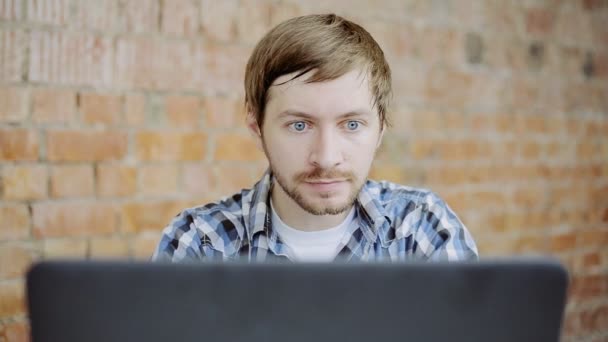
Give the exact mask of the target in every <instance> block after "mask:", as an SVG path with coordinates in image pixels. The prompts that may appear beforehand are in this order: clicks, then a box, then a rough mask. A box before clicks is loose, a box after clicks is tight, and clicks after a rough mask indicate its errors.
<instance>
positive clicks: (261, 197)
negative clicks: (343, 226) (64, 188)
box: [152, 172, 477, 262]
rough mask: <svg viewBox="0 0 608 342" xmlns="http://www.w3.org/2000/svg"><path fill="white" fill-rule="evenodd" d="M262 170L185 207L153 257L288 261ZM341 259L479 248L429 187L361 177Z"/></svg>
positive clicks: (466, 253) (459, 256) (447, 255)
mask: <svg viewBox="0 0 608 342" xmlns="http://www.w3.org/2000/svg"><path fill="white" fill-rule="evenodd" d="M271 187H272V175H271V174H270V172H266V173H265V174H264V176H263V177H262V179H261V180H260V181H259V182H258V183H257V184H256V185H255V186H254V188H253V189H246V190H242V191H241V192H240V193H237V194H235V195H233V196H232V197H228V198H225V199H223V200H221V201H219V202H217V203H211V204H207V205H205V206H200V207H195V208H190V209H186V210H184V211H183V212H181V213H180V214H178V215H177V216H176V217H175V218H174V219H173V221H172V222H171V223H170V224H169V226H167V227H166V228H165V229H164V231H163V235H162V237H161V240H160V243H159V244H158V247H157V249H156V251H155V252H154V255H153V257H152V258H153V260H161V261H172V262H180V261H188V260H203V259H205V260H209V259H213V260H224V261H226V260H241V259H244V260H246V261H249V262H268V261H273V260H275V261H281V260H293V257H292V253H291V250H290V248H289V246H288V245H286V244H285V243H284V242H282V241H281V239H280V237H279V235H278V233H277V232H276V230H273V229H272V222H271V216H272V215H271V213H270V196H269V194H270V190H271ZM338 251H339V252H338V255H337V257H336V259H342V260H343V261H347V262H349V261H353V262H354V261H407V260H437V261H440V260H443V261H459V260H476V259H477V247H476V246H475V242H474V241H473V238H472V237H471V235H470V233H469V232H468V230H467V229H466V228H465V226H464V225H463V223H462V222H461V221H460V220H459V219H458V217H457V216H456V214H454V212H453V211H452V210H451V209H450V208H449V207H448V205H447V204H446V203H445V202H444V201H443V200H441V199H440V198H439V197H438V196H437V195H435V194H434V193H432V192H430V191H427V190H422V189H414V188H410V187H406V186H401V185H398V184H394V183H390V182H386V181H383V182H376V181H372V180H368V181H366V183H365V185H364V186H363V187H362V189H361V191H360V193H359V195H358V196H357V200H356V202H355V218H354V220H353V221H352V222H351V224H350V226H349V227H348V229H347V233H346V234H345V235H344V237H343V238H342V240H341V241H340V244H339V246H338Z"/></svg>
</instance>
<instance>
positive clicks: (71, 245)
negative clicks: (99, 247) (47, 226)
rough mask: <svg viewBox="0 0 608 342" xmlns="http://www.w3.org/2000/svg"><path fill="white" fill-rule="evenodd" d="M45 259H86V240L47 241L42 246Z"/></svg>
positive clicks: (63, 239)
mask: <svg viewBox="0 0 608 342" xmlns="http://www.w3.org/2000/svg"><path fill="white" fill-rule="evenodd" d="M42 253H43V254H44V258H45V259H50V258H77V259H84V258H86V257H87V240H85V239H81V238H76V239H65V238H62V239H47V240H44V243H43V245H42Z"/></svg>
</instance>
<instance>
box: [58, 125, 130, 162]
mask: <svg viewBox="0 0 608 342" xmlns="http://www.w3.org/2000/svg"><path fill="white" fill-rule="evenodd" d="M126 153H127V134H126V133H123V132H118V131H84V130H80V131H71V130H53V131H48V132H47V157H48V159H49V160H51V161H105V160H119V159H122V158H124V156H125V155H126Z"/></svg>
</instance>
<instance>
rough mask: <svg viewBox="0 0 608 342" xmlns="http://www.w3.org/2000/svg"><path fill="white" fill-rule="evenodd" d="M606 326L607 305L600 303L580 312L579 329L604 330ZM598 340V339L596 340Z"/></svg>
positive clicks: (585, 330)
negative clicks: (600, 304)
mask: <svg viewBox="0 0 608 342" xmlns="http://www.w3.org/2000/svg"><path fill="white" fill-rule="evenodd" d="M607 327H608V305H602V306H599V307H596V308H593V309H590V310H585V311H583V312H582V313H581V330H582V331H584V332H599V331H602V332H605V331H606V328H607ZM598 341H599V340H598Z"/></svg>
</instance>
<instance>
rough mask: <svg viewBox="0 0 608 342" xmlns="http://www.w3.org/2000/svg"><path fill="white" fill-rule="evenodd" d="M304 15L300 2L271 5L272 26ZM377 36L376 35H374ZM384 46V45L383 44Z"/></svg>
mask: <svg viewBox="0 0 608 342" xmlns="http://www.w3.org/2000/svg"><path fill="white" fill-rule="evenodd" d="M301 15H304V9H303V8H302V7H301V6H300V4H298V3H291V2H279V3H274V4H273V5H272V6H271V7H270V26H271V27H274V26H276V25H278V24H280V23H282V22H283V21H285V20H288V19H291V18H295V17H299V16H301ZM374 37H376V36H374ZM381 46H382V45H381Z"/></svg>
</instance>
